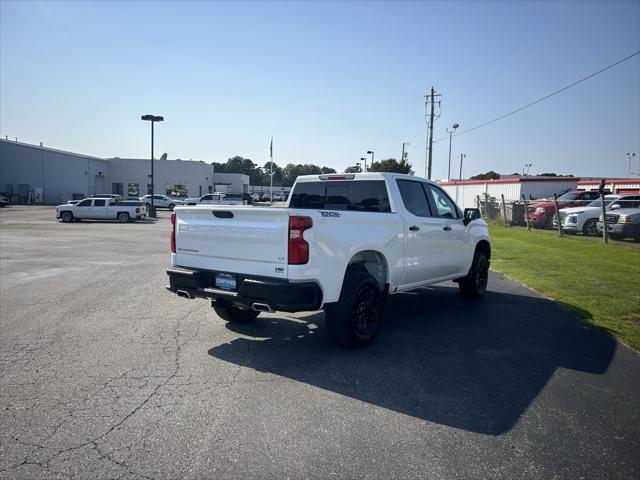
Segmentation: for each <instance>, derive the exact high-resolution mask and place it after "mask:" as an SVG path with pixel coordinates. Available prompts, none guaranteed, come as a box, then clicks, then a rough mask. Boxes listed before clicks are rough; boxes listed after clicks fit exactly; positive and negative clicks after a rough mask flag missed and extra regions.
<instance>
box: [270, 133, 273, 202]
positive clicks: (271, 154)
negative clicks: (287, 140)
mask: <svg viewBox="0 0 640 480" xmlns="http://www.w3.org/2000/svg"><path fill="white" fill-rule="evenodd" d="M269 156H270V157H271V175H270V177H271V185H270V186H269V196H270V197H271V203H273V137H271V147H269Z"/></svg>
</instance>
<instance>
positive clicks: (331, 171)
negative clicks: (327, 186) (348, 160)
mask: <svg viewBox="0 0 640 480" xmlns="http://www.w3.org/2000/svg"><path fill="white" fill-rule="evenodd" d="M320 173H323V174H325V175H326V174H328V173H336V170H335V169H334V168H329V167H322V168H321V169H320Z"/></svg>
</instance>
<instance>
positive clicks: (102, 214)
mask: <svg viewBox="0 0 640 480" xmlns="http://www.w3.org/2000/svg"><path fill="white" fill-rule="evenodd" d="M91 218H94V219H96V220H106V218H107V200H105V199H104V198H98V199H95V200H94V201H93V206H92V207H91Z"/></svg>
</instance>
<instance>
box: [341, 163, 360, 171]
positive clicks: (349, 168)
mask: <svg viewBox="0 0 640 480" xmlns="http://www.w3.org/2000/svg"><path fill="white" fill-rule="evenodd" d="M360 172H362V169H361V168H360V164H359V163H356V164H355V165H351V166H350V167H347V168H345V169H344V173H360Z"/></svg>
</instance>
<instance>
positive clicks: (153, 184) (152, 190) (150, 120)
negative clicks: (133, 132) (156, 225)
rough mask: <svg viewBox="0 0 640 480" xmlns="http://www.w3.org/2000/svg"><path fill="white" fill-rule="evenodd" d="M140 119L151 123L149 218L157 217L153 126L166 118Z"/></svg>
mask: <svg viewBox="0 0 640 480" xmlns="http://www.w3.org/2000/svg"><path fill="white" fill-rule="evenodd" d="M140 118H141V119H142V120H145V121H147V122H151V208H150V209H149V216H150V217H155V216H156V209H155V206H154V204H153V196H154V195H155V181H154V180H155V178H154V175H153V124H154V123H156V122H162V121H163V120H164V117H160V116H158V115H142V117H140Z"/></svg>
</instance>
